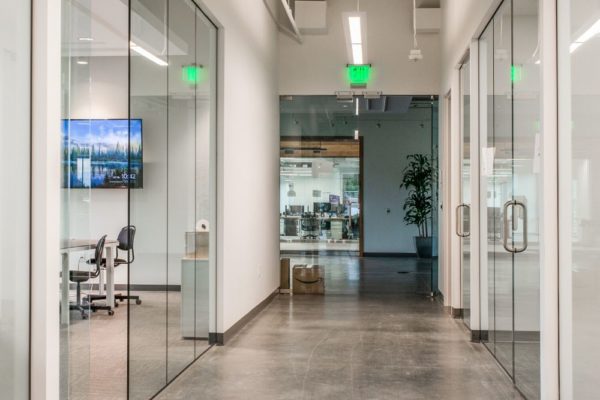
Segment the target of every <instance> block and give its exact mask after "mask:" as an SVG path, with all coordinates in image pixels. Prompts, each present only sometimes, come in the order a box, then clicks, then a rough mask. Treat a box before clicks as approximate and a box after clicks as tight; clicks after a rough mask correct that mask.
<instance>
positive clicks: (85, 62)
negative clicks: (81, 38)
mask: <svg viewBox="0 0 600 400" xmlns="http://www.w3.org/2000/svg"><path fill="white" fill-rule="evenodd" d="M77 64H79V65H88V62H87V61H86V60H77Z"/></svg>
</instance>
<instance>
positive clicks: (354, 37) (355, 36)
mask: <svg viewBox="0 0 600 400" xmlns="http://www.w3.org/2000/svg"><path fill="white" fill-rule="evenodd" d="M348 29H349V31H350V46H351V47H352V63H353V64H364V61H365V60H364V57H363V46H362V18H361V17H360V16H357V15H353V16H350V17H348Z"/></svg>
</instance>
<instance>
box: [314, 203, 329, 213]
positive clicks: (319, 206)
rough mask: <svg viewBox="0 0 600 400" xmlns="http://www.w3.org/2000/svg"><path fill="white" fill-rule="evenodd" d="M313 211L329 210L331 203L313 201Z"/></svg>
mask: <svg viewBox="0 0 600 400" xmlns="http://www.w3.org/2000/svg"><path fill="white" fill-rule="evenodd" d="M314 211H315V212H330V211H331V203H314Z"/></svg>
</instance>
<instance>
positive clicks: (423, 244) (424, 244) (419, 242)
mask: <svg viewBox="0 0 600 400" xmlns="http://www.w3.org/2000/svg"><path fill="white" fill-rule="evenodd" d="M415 245H416V247H417V257H419V258H431V257H432V255H433V240H432V238H431V237H418V236H415Z"/></svg>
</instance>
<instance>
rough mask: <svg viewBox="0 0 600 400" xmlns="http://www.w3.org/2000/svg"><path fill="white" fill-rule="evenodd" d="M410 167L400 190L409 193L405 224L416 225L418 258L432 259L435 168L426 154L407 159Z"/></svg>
mask: <svg viewBox="0 0 600 400" xmlns="http://www.w3.org/2000/svg"><path fill="white" fill-rule="evenodd" d="M406 158H407V160H408V165H407V166H406V168H404V171H403V172H402V174H403V176H402V183H400V189H406V190H407V191H408V194H407V197H406V200H405V202H404V206H403V207H402V208H403V210H404V211H405V215H404V222H406V224H407V225H416V226H417V229H418V231H419V236H416V237H415V245H416V248H417V256H418V257H420V258H431V256H432V249H433V246H432V238H431V232H430V230H429V221H430V220H431V212H432V209H433V199H432V193H431V191H432V185H433V180H434V168H433V165H432V163H431V160H430V158H429V157H428V156H427V155H424V154H410V155H408V156H407V157H406Z"/></svg>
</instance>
